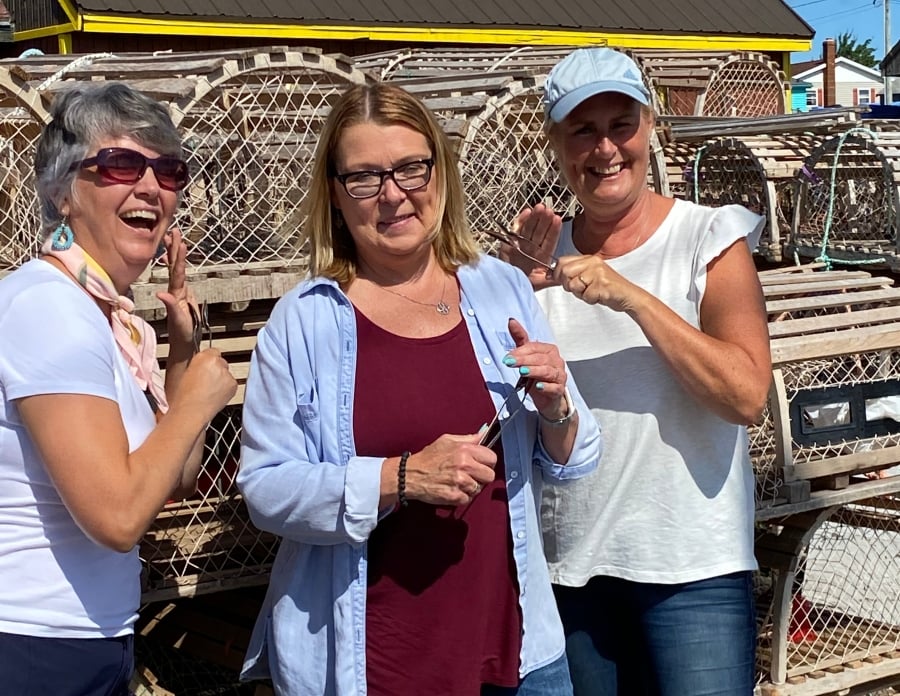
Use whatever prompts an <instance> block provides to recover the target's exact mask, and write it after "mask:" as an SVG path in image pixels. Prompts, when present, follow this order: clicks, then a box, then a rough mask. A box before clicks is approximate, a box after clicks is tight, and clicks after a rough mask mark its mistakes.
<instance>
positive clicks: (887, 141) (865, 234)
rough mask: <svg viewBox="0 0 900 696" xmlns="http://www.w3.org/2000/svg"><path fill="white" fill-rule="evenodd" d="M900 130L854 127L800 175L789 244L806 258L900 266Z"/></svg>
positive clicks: (807, 164)
mask: <svg viewBox="0 0 900 696" xmlns="http://www.w3.org/2000/svg"><path fill="white" fill-rule="evenodd" d="M898 186H900V133H897V132H895V131H883V132H879V131H873V130H869V129H866V128H851V129H849V130H847V131H845V132H844V133H841V134H839V135H834V136H832V137H831V138H828V139H827V140H825V141H824V142H822V144H821V145H820V146H819V147H817V148H816V149H815V150H813V152H811V153H810V155H809V156H808V157H807V158H806V159H805V160H804V163H803V166H802V167H801V168H800V169H799V170H798V172H797V174H796V189H797V197H796V204H795V207H794V217H793V220H792V222H791V232H790V239H789V244H788V247H789V248H790V250H791V251H792V252H794V253H796V254H797V255H798V256H800V257H803V258H807V259H809V258H813V259H814V258H830V259H832V260H835V261H839V262H845V263H851V264H876V265H879V266H881V267H887V268H889V269H891V270H897V269H898V268H900V256H898V239H897V231H898V228H900V218H898V216H900V198H898Z"/></svg>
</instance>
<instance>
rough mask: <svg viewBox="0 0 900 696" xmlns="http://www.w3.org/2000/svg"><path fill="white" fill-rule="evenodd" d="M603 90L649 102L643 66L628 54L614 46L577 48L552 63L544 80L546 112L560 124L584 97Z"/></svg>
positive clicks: (645, 102)
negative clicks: (555, 62)
mask: <svg viewBox="0 0 900 696" xmlns="http://www.w3.org/2000/svg"><path fill="white" fill-rule="evenodd" d="M602 92H619V93H621V94H625V95H627V96H629V97H631V98H632V99H634V100H635V101H637V102H640V103H641V104H646V105H649V104H650V92H649V91H648V90H647V87H646V85H644V77H643V75H642V74H641V69H640V68H639V67H638V66H637V64H636V63H635V62H634V61H633V60H631V58H629V57H628V56H627V55H625V54H624V53H621V52H620V51H614V50H613V49H611V48H578V49H576V50H574V51H572V52H571V53H570V54H569V55H567V56H566V57H565V58H563V59H562V60H561V61H559V63H557V64H556V65H555V66H553V69H552V70H551V71H550V74H549V75H548V76H547V79H546V81H545V82H544V113H545V114H546V115H547V118H548V119H550V120H551V121H553V122H555V123H559V122H560V121H562V120H563V119H564V118H565V117H566V116H568V115H569V114H570V113H571V112H572V109H574V108H575V107H576V106H578V105H579V104H580V103H581V102H583V101H584V100H585V99H588V98H590V97H593V96H594V95H595V94H600V93H602Z"/></svg>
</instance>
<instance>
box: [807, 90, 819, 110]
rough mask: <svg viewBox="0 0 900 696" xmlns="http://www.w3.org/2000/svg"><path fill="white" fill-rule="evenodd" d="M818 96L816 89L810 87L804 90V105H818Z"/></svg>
mask: <svg viewBox="0 0 900 696" xmlns="http://www.w3.org/2000/svg"><path fill="white" fill-rule="evenodd" d="M817 96H818V94H817V92H816V90H814V89H811V90H808V91H807V92H806V105H807V106H818V105H819V100H818V99H817V98H816V97H817Z"/></svg>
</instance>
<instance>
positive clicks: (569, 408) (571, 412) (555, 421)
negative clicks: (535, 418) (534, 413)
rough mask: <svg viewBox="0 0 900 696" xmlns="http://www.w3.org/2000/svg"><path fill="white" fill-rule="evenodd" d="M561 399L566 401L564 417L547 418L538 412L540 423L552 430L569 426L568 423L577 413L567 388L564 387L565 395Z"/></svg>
mask: <svg viewBox="0 0 900 696" xmlns="http://www.w3.org/2000/svg"><path fill="white" fill-rule="evenodd" d="M563 398H564V399H565V401H566V415H564V416H563V417H562V418H547V416H545V415H544V414H543V413H541V412H540V411H538V415H539V416H540V417H541V422H542V423H546V424H547V425H549V426H550V427H552V428H562V427H564V426H566V425H568V424H569V421H570V420H572V419H573V418H574V417H575V414H576V413H577V411H576V410H575V404H573V403H572V395H571V394H569V388H568V387H566V391H565V394H564V395H563Z"/></svg>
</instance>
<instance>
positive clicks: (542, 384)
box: [534, 382, 544, 391]
mask: <svg viewBox="0 0 900 696" xmlns="http://www.w3.org/2000/svg"><path fill="white" fill-rule="evenodd" d="M534 388H535V389H537V390H538V391H544V383H543V382H538V383H536V384H535V385H534Z"/></svg>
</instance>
